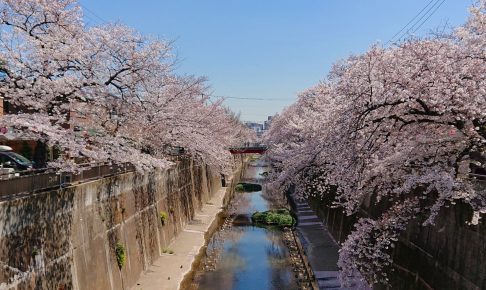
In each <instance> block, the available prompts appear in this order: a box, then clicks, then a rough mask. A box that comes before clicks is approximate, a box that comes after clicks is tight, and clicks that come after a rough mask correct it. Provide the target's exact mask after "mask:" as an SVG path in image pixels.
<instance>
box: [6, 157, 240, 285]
mask: <svg viewBox="0 0 486 290" xmlns="http://www.w3.org/2000/svg"><path fill="white" fill-rule="evenodd" d="M242 165H243V160H242V159H240V157H236V158H235V170H236V172H235V174H234V176H235V177H234V179H236V178H237V176H238V178H239V172H240V171H238V168H241V166H242ZM229 188H232V187H229ZM227 190H228V189H227V188H223V189H222V181H221V175H220V174H219V172H217V171H215V170H213V169H212V168H210V167H209V166H207V165H206V164H205V163H204V162H203V161H202V160H198V159H191V158H181V159H179V160H177V161H176V162H175V164H174V166H172V167H170V168H168V169H166V170H155V171H150V172H136V171H133V172H126V173H122V174H116V175H111V176H106V177H103V178H99V179H93V180H89V181H87V182H83V183H80V184H75V185H69V186H66V187H62V188H58V189H53V190H47V191H42V192H36V193H31V194H25V195H22V196H20V197H14V198H11V199H8V200H5V201H2V202H0V229H1V231H0V261H1V263H0V289H8V290H20V289H22V290H29V289H58V290H61V289H77V290H83V289H89V290H92V289H103V290H110V289H111V290H123V289H132V287H134V286H136V284H137V283H138V281H139V279H140V275H142V273H144V272H147V271H152V270H151V269H153V265H154V263H155V262H156V261H158V259H159V258H160V257H161V256H162V257H164V258H165V257H168V258H170V259H173V258H174V257H179V255H176V254H177V253H179V254H180V253H183V252H184V251H187V253H189V252H191V251H193V252H194V253H195V252H197V249H199V248H197V249H196V248H194V247H196V245H189V244H184V243H175V241H176V239H178V238H180V237H185V236H188V237H191V238H190V239H194V240H197V239H196V238H194V236H195V235H199V231H201V232H203V231H206V230H207V226H206V225H207V224H211V222H210V221H209V219H210V218H211V217H212V216H214V215H215V212H216V211H219V210H220V209H219V207H220V204H221V203H225V202H227V201H228V200H230V199H231V196H229V194H226V195H223V192H226V191H227ZM221 199H223V201H221ZM212 210H214V211H215V212H213V211H212ZM204 215H207V217H206V216H204ZM198 222H201V223H202V224H203V225H201V226H200V227H198V225H197V223H198ZM204 224H206V225H204ZM201 236H202V235H201ZM198 241H199V242H198V244H197V246H200V245H201V243H202V238H199V240H198ZM176 246H177V247H176ZM179 246H180V247H181V248H178V247H179ZM171 247H172V248H173V249H171ZM183 247H187V250H185V248H183ZM171 251H172V253H173V255H172V256H170V252H171ZM185 258H186V259H190V257H189V256H188V255H186V256H185ZM168 264H170V263H168ZM181 265H182V266H183V268H182V269H181V268H180V266H181ZM162 266H164V267H165V266H166V265H165V264H164V265H162ZM178 267H179V269H177V273H178V274H170V275H172V276H174V275H175V276H174V277H176V276H177V275H180V276H183V273H184V272H186V271H187V270H188V268H189V266H185V264H179V265H178ZM167 276H168V275H167ZM167 278H168V277H166V279H167ZM175 279H176V280H177V278H175ZM167 281H169V280H168V279H167V280H165V281H164V282H167ZM144 289H145V288H144ZM157 289H160V287H159V288H157ZM172 289H176V288H172Z"/></svg>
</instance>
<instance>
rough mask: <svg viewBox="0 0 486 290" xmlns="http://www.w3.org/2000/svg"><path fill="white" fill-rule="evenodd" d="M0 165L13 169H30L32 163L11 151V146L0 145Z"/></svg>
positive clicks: (32, 166)
mask: <svg viewBox="0 0 486 290" xmlns="http://www.w3.org/2000/svg"><path fill="white" fill-rule="evenodd" d="M0 167H1V168H13V169H14V170H15V171H23V170H31V169H33V168H34V163H33V162H32V161H30V160H29V159H27V158H25V157H24V156H22V155H20V154H18V153H15V152H13V151H12V148H10V147H8V146H4V145H0Z"/></svg>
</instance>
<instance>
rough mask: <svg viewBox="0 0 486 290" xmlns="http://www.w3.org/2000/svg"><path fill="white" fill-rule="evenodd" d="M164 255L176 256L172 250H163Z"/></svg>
mask: <svg viewBox="0 0 486 290" xmlns="http://www.w3.org/2000/svg"><path fill="white" fill-rule="evenodd" d="M162 253H164V254H171V255H172V254H174V251H173V250H171V249H167V248H166V249H163V250H162Z"/></svg>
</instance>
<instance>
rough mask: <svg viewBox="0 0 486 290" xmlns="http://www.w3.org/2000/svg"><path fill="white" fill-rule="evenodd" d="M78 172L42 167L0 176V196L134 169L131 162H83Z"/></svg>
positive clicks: (53, 186) (54, 186)
mask: <svg viewBox="0 0 486 290" xmlns="http://www.w3.org/2000/svg"><path fill="white" fill-rule="evenodd" d="M80 167H81V168H80V170H79V172H77V173H71V172H57V171H56V170H55V169H41V170H32V171H23V172H19V173H18V174H19V175H18V176H13V177H12V176H11V173H7V174H8V175H9V176H8V177H9V178H0V196H6V195H14V194H20V193H36V192H40V191H45V190H49V189H56V188H63V187H67V186H70V185H73V184H77V183H82V182H87V181H91V180H96V179H101V178H104V177H108V176H112V175H116V174H120V173H125V172H130V171H134V170H135V168H134V166H133V165H130V164H120V165H116V164H106V163H101V164H92V163H91V164H81V165H80Z"/></svg>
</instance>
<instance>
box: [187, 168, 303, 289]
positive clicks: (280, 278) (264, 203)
mask: <svg viewBox="0 0 486 290" xmlns="http://www.w3.org/2000/svg"><path fill="white" fill-rule="evenodd" d="M268 170H269V168H268V167H266V165H265V164H264V163H263V162H262V161H260V160H257V161H254V162H252V163H251V164H250V165H249V166H248V168H247V170H246V173H245V176H244V181H248V182H252V183H258V184H262V183H263V181H264V176H263V173H264V172H266V171H268ZM265 191H266V188H265V187H263V189H262V190H261V191H255V192H237V193H236V196H235V198H234V200H233V201H232V202H231V204H230V206H229V208H228V210H227V212H226V215H227V217H226V219H225V220H224V222H223V223H222V225H221V226H220V227H219V229H218V230H217V231H216V232H215V233H214V234H213V236H212V237H211V239H210V240H209V242H208V246H207V249H206V253H205V255H204V257H202V259H201V262H200V265H199V267H198V269H196V270H195V272H194V276H193V281H192V284H191V285H189V286H188V287H187V289H190V290H195V289H200V290H215V289H225V290H229V289H235V290H236V289H238V290H253V289H254V290H266V289H269V290H270V289H275V290H277V289H278V290H285V289H292V290H294V289H311V288H308V287H307V286H303V284H304V283H305V284H306V285H307V282H303V281H306V279H305V275H306V274H305V273H302V272H304V271H303V268H302V267H301V266H298V265H302V264H303V263H302V260H301V259H300V256H299V255H298V252H297V247H296V246H295V242H293V240H292V238H293V235H292V234H291V231H289V230H287V231H282V230H280V229H278V228H274V227H260V226H259V227H257V226H253V225H252V223H251V215H252V213H254V212H255V211H266V210H268V209H273V208H275V207H276V206H277V204H276V202H275V201H271V200H270V199H268V198H266V192H265ZM299 267H300V271H299V270H298V268H299ZM303 277H304V279H303Z"/></svg>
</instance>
